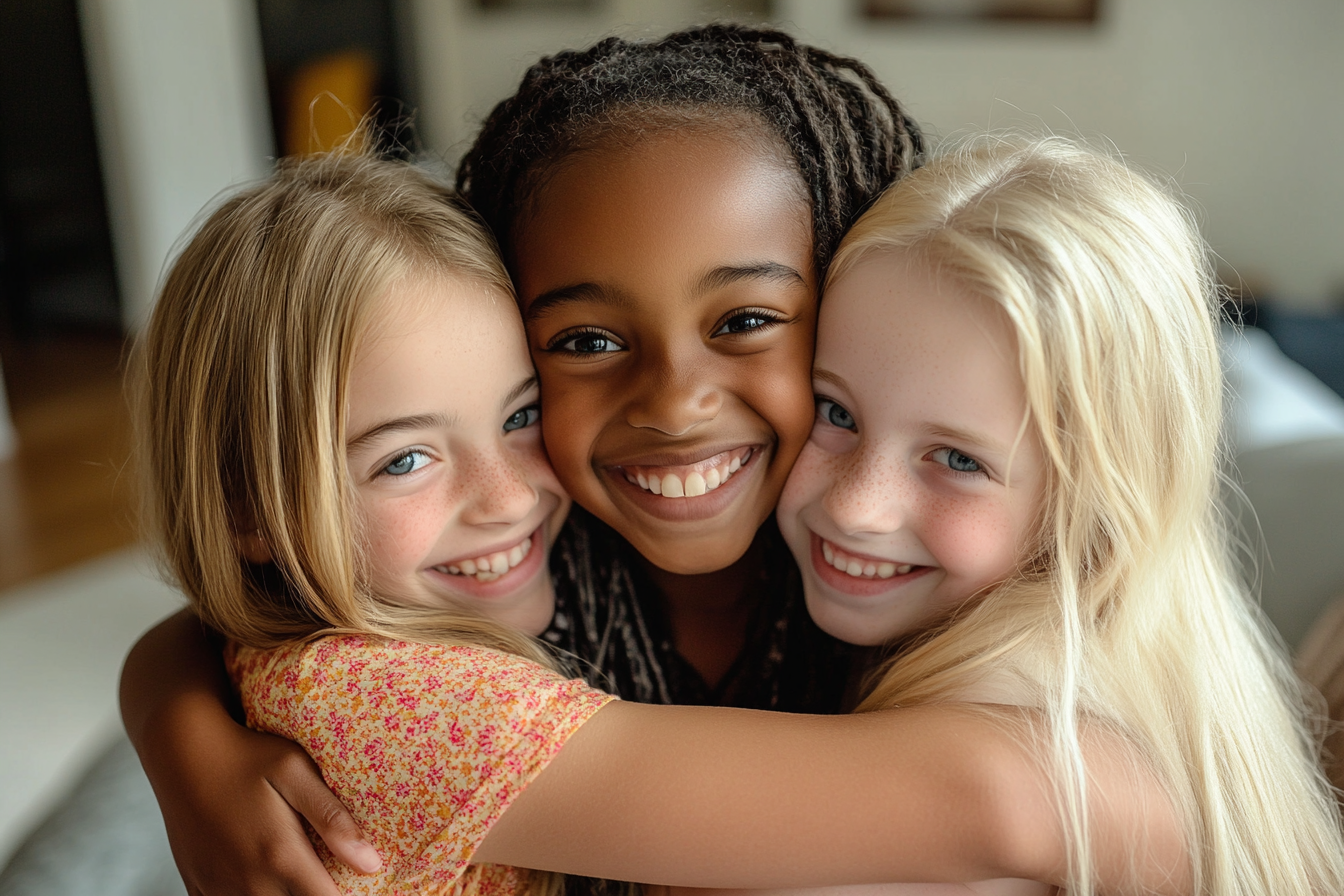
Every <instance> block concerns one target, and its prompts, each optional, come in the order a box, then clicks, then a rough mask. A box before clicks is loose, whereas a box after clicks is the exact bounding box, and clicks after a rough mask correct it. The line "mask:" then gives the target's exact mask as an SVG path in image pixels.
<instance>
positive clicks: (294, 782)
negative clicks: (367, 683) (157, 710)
mask: <svg viewBox="0 0 1344 896" xmlns="http://www.w3.org/2000/svg"><path fill="white" fill-rule="evenodd" d="M229 724H230V725H231V726H232V728H233V730H232V731H231V732H230V733H229V734H230V736H228V737H224V738H221V737H219V736H218V734H219V732H217V731H212V732H210V736H209V737H208V738H204V737H201V738H199V739H198V738H196V737H191V735H188V737H190V738H191V743H190V744H187V743H184V741H183V739H182V738H180V737H179V738H165V740H174V741H176V748H172V747H170V748H169V749H171V750H172V752H173V755H174V761H173V762H171V766H172V768H167V767H166V766H167V765H169V763H160V766H161V767H160V772H161V773H160V774H159V775H158V776H157V778H158V780H156V781H155V782H154V783H155V788H154V789H155V793H156V795H157V796H158V799H159V806H160V808H161V809H162V811H163V816H164V822H165V824H166V826H167V829H168V841H169V844H170V845H171V846H172V850H173V858H174V860H175V861H176V862H177V869H178V872H179V873H180V874H181V875H182V880H183V881H184V882H185V884H186V886H187V891H188V892H189V893H190V894H192V896H231V894H244V896H276V894H293V896H339V890H338V889H337V888H336V885H335V883H333V882H332V879H331V876H330V875H329V874H328V873H327V871H326V869H325V868H324V867H323V865H322V861H321V859H319V858H318V856H317V854H316V852H314V850H313V846H312V844H311V843H310V842H309V840H308V836H307V834H306V833H305V831H304V828H303V825H302V822H301V820H300V816H302V818H304V819H307V821H308V823H309V824H310V825H312V827H313V828H314V830H316V832H317V833H318V836H320V837H321V838H322V840H323V842H325V843H326V844H327V847H328V848H329V849H330V850H331V852H332V853H333V854H334V855H335V857H336V858H337V859H338V860H340V861H342V862H344V863H346V864H347V865H349V866H351V867H352V868H354V869H355V870H357V871H360V872H363V873H373V872H376V871H378V870H379V869H380V868H381V867H382V861H381V859H380V858H379V857H378V854H377V852H375V851H374V849H373V847H372V846H370V845H369V844H368V843H367V842H365V841H364V840H363V838H362V835H361V833H360V830H359V827H358V825H356V824H355V821H354V819H353V818H352V817H351V816H350V813H349V812H348V811H346V808H345V806H344V805H343V804H342V803H341V802H340V800H338V799H337V798H336V797H335V795H334V794H332V792H331V791H330V790H328V789H327V787H326V785H325V784H324V783H323V781H322V777H321V775H319V774H318V771H317V767H316V766H315V765H314V764H313V761H312V760H311V759H310V758H309V757H308V754H307V753H305V752H304V751H303V750H302V748H300V747H299V746H298V745H296V744H293V743H290V742H289V741H287V740H283V739H282V738H278V737H273V736H271V735H268V734H259V733H257V732H255V731H250V730H248V729H246V728H242V727H240V726H238V725H236V724H233V723H232V721H230V723H229ZM165 733H167V732H165ZM198 734H203V732H198ZM164 746H167V744H164ZM184 748H186V749H184ZM155 752H156V753H159V755H164V754H163V753H161V752H159V751H157V750H156V751H155Z"/></svg>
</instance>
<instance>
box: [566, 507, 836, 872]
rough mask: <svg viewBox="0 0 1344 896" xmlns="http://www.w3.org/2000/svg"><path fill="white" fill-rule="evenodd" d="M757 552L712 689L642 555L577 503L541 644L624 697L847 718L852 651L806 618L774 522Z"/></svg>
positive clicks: (798, 584)
mask: <svg viewBox="0 0 1344 896" xmlns="http://www.w3.org/2000/svg"><path fill="white" fill-rule="evenodd" d="M756 546H757V547H759V548H760V549H761V552H762V554H763V555H764V563H762V565H761V573H760V576H761V578H760V587H759V588H758V589H757V593H758V595H759V603H758V604H757V606H756V608H755V610H754V612H753V615H752V617H751V621H750V622H749V624H748V628H747V642H746V647H745V648H744V649H743V651H742V654H741V656H739V657H738V658H737V660H736V662H734V664H733V666H732V667H731V669H730V670H729V671H728V674H726V675H725V676H724V678H723V681H721V682H720V683H719V684H718V685H716V686H714V687H710V686H709V685H708V684H707V683H706V682H705V680H704V679H703V678H702V677H701V676H700V674H699V673H698V672H697V671H696V670H695V669H694V668H693V667H692V666H691V664H690V663H689V662H687V660H686V659H685V658H684V657H682V656H681V655H680V654H679V653H677V651H676V649H675V648H674V647H673V645H672V629H671V626H670V624H669V623H668V619H667V612H666V609H665V607H664V603H663V597H662V594H661V593H660V592H659V590H658V588H657V587H656V586H655V585H654V584H653V583H652V582H651V581H650V580H649V577H648V575H647V574H646V573H645V572H644V567H643V564H642V563H641V562H640V560H641V558H640V557H639V554H638V553H637V552H636V551H635V549H634V548H633V547H631V545H630V543H629V542H627V541H626V540H625V539H624V538H622V537H621V536H620V535H617V534H616V532H615V530H613V529H612V528H611V527H610V526H608V525H606V524H605V523H603V522H602V521H601V520H599V519H597V518H596V517H595V516H593V515H592V514H590V513H588V512H587V511H585V510H583V509H582V508H580V507H578V506H575V507H574V510H573V511H572V512H571V513H570V516H569V521H568V522H567V523H566V524H565V526H564V528H563V529H562V530H561V532H560V536H559V537H558V538H557V539H556V543H555V547H554V549H553V550H552V551H551V578H552V580H553V581H554V583H555V618H554V619H553V620H552V622H551V627H550V628H548V629H547V630H546V631H545V632H544V633H543V634H542V636H541V637H542V639H543V640H544V641H546V642H547V643H548V644H551V645H552V646H553V647H555V648H557V649H558V650H559V651H560V652H561V653H562V654H564V655H566V656H565V659H566V660H567V661H569V662H570V663H571V665H572V668H571V670H570V671H571V673H572V674H574V675H579V676H582V677H583V678H585V679H586V680H587V681H588V683H589V684H591V685H592V686H594V687H598V688H601V689H603V690H605V691H607V692H608V693H611V694H616V695H617V696H619V697H620V698H621V699H623V700H632V701H635V702H637V703H664V704H666V703H676V704H683V705H697V706H709V705H722V706H738V707H744V708H748V709H774V710H780V711H784V712H805V713H827V714H829V713H837V712H840V711H842V709H843V708H844V701H845V695H846V685H847V683H848V682H849V679H850V668H851V662H852V659H853V653H852V651H853V648H851V647H850V646H849V645H847V644H845V643H843V642H841V641H837V640H836V639H835V638H832V637H831V636H830V635H828V634H826V633H825V632H823V631H822V630H821V629H819V628H817V626H816V623H814V622H813V621H812V618H811V617H810V616H808V614H807V607H806V605H805V604H804V601H803V589H802V581H801V579H800V578H799V575H798V567H797V565H796V564H795V563H794V562H793V555H792V554H790V553H789V550H788V547H787V546H786V545H785V544H784V539H783V537H782V536H781V535H780V534H779V528H778V527H777V526H776V525H775V520H774V517H771V518H770V520H769V521H767V522H766V524H765V525H764V526H762V527H761V529H760V531H759V532H758V533H757V535H756ZM650 811H653V809H652V807H651V808H650ZM564 881H565V883H564V896H638V894H639V892H640V890H639V887H638V885H637V884H628V883H624V882H621V881H605V880H597V879H595V878H587V877H577V876H567V877H566V878H565V879H564Z"/></svg>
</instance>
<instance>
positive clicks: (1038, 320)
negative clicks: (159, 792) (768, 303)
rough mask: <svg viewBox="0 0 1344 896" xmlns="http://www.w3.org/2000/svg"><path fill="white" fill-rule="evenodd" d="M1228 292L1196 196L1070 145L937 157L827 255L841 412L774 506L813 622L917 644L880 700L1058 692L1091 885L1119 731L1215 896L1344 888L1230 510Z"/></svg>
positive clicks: (1312, 754)
mask: <svg viewBox="0 0 1344 896" xmlns="http://www.w3.org/2000/svg"><path fill="white" fill-rule="evenodd" d="M1216 300H1217V296H1216V291H1215V289H1214V284H1213V280H1212V277H1211V271H1210V267H1209V263H1208V253H1207V250H1206V248H1205V246H1204V244H1203V243H1202V242H1201V240H1200V238H1199V236H1198V234H1197V230H1196V228H1195V226H1194V224H1193V222H1192V221H1191V220H1190V217H1189V215H1188V214H1187V213H1186V212H1185V211H1184V210H1183V209H1182V208H1181V206H1180V205H1179V204H1178V203H1177V202H1176V201H1174V200H1173V199H1172V198H1171V197H1170V196H1169V195H1168V194H1167V193H1166V192H1165V191H1164V190H1163V189H1162V188H1160V187H1158V186H1156V185H1154V183H1153V182H1151V181H1150V180H1149V179H1147V178H1146V177H1144V176H1143V175H1141V174H1139V173H1137V172H1135V171H1133V170H1132V169H1130V168H1128V167H1127V166H1126V165H1124V164H1122V163H1120V162H1117V161H1115V160H1114V159H1112V158H1110V157H1107V156H1105V155H1100V154H1096V153H1093V152H1090V151H1088V150H1085V149H1081V148H1079V147H1077V146H1075V145H1073V144H1071V143H1069V142H1068V141H1065V140H1063V139H1054V138H1051V139H1045V140H1038V141H1031V140H1022V139H1007V138H987V139H982V140H979V141H976V142H973V143H970V144H968V145H967V146H965V147H963V148H961V149H959V150H956V151H954V152H951V153H949V154H947V155H945V156H943V157H942V158H940V159H938V160H936V161H934V162H932V163H931V164H930V165H928V166H927V167H926V168H924V169H922V170H920V171H917V172H915V173H914V174H912V175H911V176H910V177H908V178H907V179H905V180H903V181H901V182H900V183H898V184H896V185H895V186H893V187H892V188H891V189H890V190H889V191H888V192H887V193H886V194H884V195H883V196H882V197H881V198H880V199H879V200H878V202H877V203H876V204H875V205H874V206H873V208H872V209H870V210H869V211H868V212H867V213H866V214H865V215H864V216H863V217H862V218H861V219H860V220H859V221H858V222H857V223H856V224H855V226H854V228H853V229H852V231H851V232H850V233H849V234H848V235H847V237H846V238H845V240H844V242H843V243H842V245H841V247H840V249H839V250H838V252H837V255H836V261H835V264H834V266H833V267H832V269H831V272H830V279H829V282H828V288H827V293H826V301H825V302H824V303H823V310H822V313H821V320H820V323H819V337H818V349H817V356H816V364H815V373H814V388H815V390H816V392H817V396H818V405H817V407H818V416H817V422H816V424H815V426H814V430H813V434H812V437H811V441H810V442H809V444H808V446H807V447H806V448H805V449H804V450H803V452H802V454H801V456H800V459H799V461H798V463H797V465H796V466H795V467H794V470H793V472H792V475H791V478H790V480H789V483H788V486H787V487H786V489H785V492H784V495H783V497H782V499H781V503H780V511H779V514H780V521H781V522H780V525H781V529H782V530H783V531H784V534H785V538H786V539H787V540H788V541H789V544H790V547H791V548H792V549H793V551H794V553H795V556H797V557H798V558H799V562H800V564H801V565H802V567H803V577H804V587H805V590H806V594H807V601H808V607H809V611H810V612H811V613H812V614H813V617H814V618H815V619H816V620H817V621H818V623H819V624H820V625H821V626H822V627H823V628H824V629H826V630H827V631H829V632H830V633H832V634H834V635H836V636H837V637H840V638H843V639H845V640H849V641H854V642H859V643H868V644H877V643H882V642H887V641H894V644H895V646H896V647H897V650H896V651H895V657H894V658H893V659H892V660H891V661H890V662H889V664H888V665H887V666H886V667H885V668H884V669H883V670H882V672H881V674H880V676H879V677H878V678H877V683H876V686H875V687H874V688H873V690H872V691H871V693H870V694H869V695H868V697H867V699H866V701H865V702H864V703H863V704H862V706H861V707H860V709H861V711H864V710H867V711H871V710H877V709H880V708H885V707H893V706H906V707H911V706H927V705H935V704H936V705H945V704H956V703H967V702H970V703H976V704H999V705H1016V706H1020V707H1029V708H1031V709H1032V710H1034V712H1035V715H1033V718H1034V719H1036V720H1038V722H1039V728H1038V729H1037V730H1038V733H1039V736H1040V737H1041V739H1042V741H1043V743H1045V744H1047V745H1048V748H1047V749H1045V750H1044V751H1043V754H1042V755H1043V759H1044V764H1045V766H1046V768H1047V769H1048V772H1049V776H1050V778H1051V780H1052V782H1053V793H1054V800H1055V802H1056V804H1057V806H1058V809H1059V813H1060V816H1061V818H1062V819H1063V824H1064V831H1065V835H1066V839H1067V840H1068V843H1069V849H1068V874H1067V889H1068V891H1069V892H1070V893H1078V894H1089V893H1094V892H1110V891H1111V889H1112V887H1113V884H1112V885H1108V884H1106V883H1105V882H1104V881H1103V880H1102V875H1101V874H1100V873H1099V865H1098V856H1099V855H1100V853H1101V852H1102V851H1104V850H1105V849H1107V847H1106V846H1105V844H1104V835H1103V834H1101V832H1099V831H1097V830H1096V829H1095V828H1094V827H1092V826H1091V825H1090V824H1089V822H1088V818H1089V816H1090V814H1091V813H1092V812H1093V811H1094V809H1095V806H1096V805H1097V803H1098V802H1099V801H1100V800H1102V799H1104V798H1103V797H1101V796H1100V795H1099V794H1097V793H1096V790H1095V786H1094V785H1095V782H1094V781H1092V780H1091V779H1089V777H1088V775H1087V772H1086V764H1085V762H1084V760H1083V757H1084V754H1085V749H1084V747H1085V737H1084V736H1082V735H1081V734H1080V732H1082V731H1084V730H1087V729H1093V730H1094V729H1097V728H1102V729H1106V730H1109V731H1112V732H1115V733H1117V734H1118V735H1120V736H1121V737H1122V738H1123V739H1124V740H1126V741H1127V742H1128V743H1129V744H1130V745H1131V746H1132V748H1133V751H1134V761H1135V767H1136V768H1147V769H1151V771H1152V772H1153V773H1154V774H1156V776H1157V777H1158V778H1159V779H1160V780H1161V781H1162V782H1163V784H1164V788H1165V792H1166V794H1167V795H1168V798H1169V799H1170V800H1171V802H1172V804H1173V805H1174V806H1175V810H1176V813H1177V816H1178V818H1179V826H1180V828H1181V830H1182V831H1183V834H1184V838H1185V842H1186V843H1187V844H1188V845H1189V850H1190V860H1191V863H1192V881H1193V884H1192V886H1191V892H1196V893H1200V894H1218V896H1232V894H1238V896H1250V894H1267V893H1302V894H1307V893H1313V894H1327V893H1340V892H1344V849H1341V841H1340V820H1339V815H1338V812H1337V809H1336V807H1335V805H1334V802H1333V800H1332V799H1331V796H1330V791H1329V789H1328V788H1327V786H1326V783H1325V781H1324V778H1323V776H1322V773H1321V770H1320V768H1319V765H1318V759H1317V749H1316V747H1317V744H1316V742H1315V741H1314V740H1313V738H1312V737H1311V735H1310V730H1309V727H1308V725H1307V723H1306V722H1307V720H1306V718H1305V715H1304V710H1303V704H1302V701H1301V699H1300V696H1299V692H1298V683H1297V681H1296V679H1295V678H1294V676H1293V674H1292V672H1291V670H1290V668H1289V666H1288V664H1287V663H1286V662H1285V660H1284V657H1283V654H1282V650H1281V648H1280V645H1279V644H1278V642H1277V640H1276V639H1274V638H1273V637H1271V636H1270V635H1268V634H1267V631H1266V627H1265V623H1264V621H1263V620H1262V618H1261V616H1260V614H1259V612H1258V611H1257V610H1256V608H1255V607H1254V605H1253V603H1252V601H1251V600H1250V598H1249V595H1248V593H1247V589H1246V586H1245V585H1244V584H1243V582H1242V580H1241V579H1240V577H1239V576H1238V574H1237V572H1236V567H1235V565H1234V564H1233V562H1232V559H1231V556H1230V551H1229V535H1228V532H1227V531H1226V528H1225V526H1224V517H1223V515H1222V513H1221V511H1220V507H1219V503H1218V500H1217V497H1218V478H1219V461H1220V458H1221V455H1220V451H1221V448H1220V445H1221V442H1220V427H1221V416H1220V410H1221V407H1222V382H1221V374H1220V367H1219V359H1218V340H1217V301H1216ZM1122 889H1123V891H1124V892H1142V891H1143V890H1142V887H1140V886H1138V885H1136V884H1131V885H1129V886H1126V887H1124V888H1122Z"/></svg>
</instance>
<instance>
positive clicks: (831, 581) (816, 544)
mask: <svg viewBox="0 0 1344 896" xmlns="http://www.w3.org/2000/svg"><path fill="white" fill-rule="evenodd" d="M812 570H813V571H814V572H815V573H816V575H817V578H819V579H821V581H822V583H823V584H825V585H827V586H828V587H830V588H834V589H835V590H836V591H841V592H843V593H845V594H853V595H855V596H857V597H867V596H869V595H873V594H885V593H887V592H888V591H892V590H893V589H896V588H900V587H901V586H903V585H905V584H907V583H909V582H913V581H914V580H915V579H918V578H920V577H921V576H923V575H925V574H926V573H929V572H932V571H933V567H932V566H917V567H915V568H914V569H912V570H910V571H909V572H908V573H906V574H905V575H903V576H892V577H891V578H889V579H881V578H878V577H877V576H874V577H873V578H871V579H865V578H858V577H856V576H851V575H850V574H849V573H844V572H841V571H840V570H838V569H836V568H835V567H834V566H832V565H831V564H829V563H827V562H826V555H825V554H823V553H822V551H821V536H820V535H818V534H817V533H815V532H813V533H812Z"/></svg>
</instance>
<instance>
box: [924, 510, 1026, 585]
mask: <svg viewBox="0 0 1344 896" xmlns="http://www.w3.org/2000/svg"><path fill="white" fill-rule="evenodd" d="M924 516H925V521H926V523H925V526H924V532H923V541H924V545H925V547H927V548H928V549H929V551H930V553H932V554H933V555H934V557H935V558H937V560H938V562H939V564H940V565H941V566H942V567H943V568H944V569H945V570H947V572H948V574H949V576H951V577H952V578H953V579H955V580H958V581H959V582H961V583H962V584H964V585H965V586H966V587H967V589H968V590H969V591H974V590H977V589H979V588H982V587H984V586H985V585H991V584H994V583H995V582H999V581H1002V580H1003V579H1004V578H1006V577H1007V576H1008V575H1009V574H1010V573H1011V572H1012V571H1013V569H1014V567H1015V566H1016V564H1017V562H1018V552H1019V547H1020V544H1021V535H1022V533H1021V526H1020V525H1019V523H1018V521H1017V520H1016V519H1015V517H1014V514H1013V512H1012V509H1011V508H1009V507H1007V506H1005V505H1003V504H1000V503H992V504H990V503H987V502H985V501H982V500H975V499H973V498H956V497H948V496H940V497H935V498H931V499H930V500H929V504H928V505H927V507H926V508H925V514H924Z"/></svg>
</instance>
